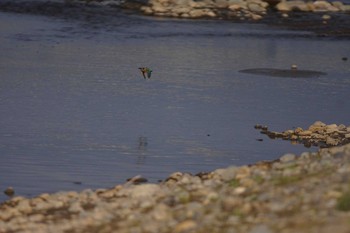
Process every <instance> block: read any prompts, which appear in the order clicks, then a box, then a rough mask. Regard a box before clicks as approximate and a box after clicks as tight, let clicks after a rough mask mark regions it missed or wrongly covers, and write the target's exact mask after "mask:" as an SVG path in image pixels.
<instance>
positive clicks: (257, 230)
mask: <svg viewBox="0 0 350 233" xmlns="http://www.w3.org/2000/svg"><path fill="white" fill-rule="evenodd" d="M272 232H273V231H271V229H270V228H269V227H268V226H266V225H258V226H255V227H254V228H253V229H252V230H251V231H250V233H272Z"/></svg>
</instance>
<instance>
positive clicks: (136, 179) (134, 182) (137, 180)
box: [126, 176, 148, 184]
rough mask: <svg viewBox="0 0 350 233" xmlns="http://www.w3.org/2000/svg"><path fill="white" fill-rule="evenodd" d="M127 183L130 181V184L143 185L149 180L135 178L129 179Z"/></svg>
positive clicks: (140, 177)
mask: <svg viewBox="0 0 350 233" xmlns="http://www.w3.org/2000/svg"><path fill="white" fill-rule="evenodd" d="M126 181H128V182H129V183H133V184H141V183H147V182H148V180H147V179H146V178H144V177H142V176H135V177H133V178H129V179H127V180H126Z"/></svg>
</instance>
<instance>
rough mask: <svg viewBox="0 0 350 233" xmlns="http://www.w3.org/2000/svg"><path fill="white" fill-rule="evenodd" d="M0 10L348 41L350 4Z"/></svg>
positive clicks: (90, 0)
mask: <svg viewBox="0 0 350 233" xmlns="http://www.w3.org/2000/svg"><path fill="white" fill-rule="evenodd" d="M0 10H1V11H4V12H18V13H30V14H42V15H48V16H59V17H64V18H67V17H68V18H78V19H84V18H86V17H99V18H104V17H111V16H112V17H113V15H115V14H117V12H118V11H121V10H122V11H126V12H128V13H130V14H140V15H146V16H155V17H167V18H179V19H219V20H231V21H233V22H248V23H249V22H251V23H264V24H269V25H276V26H286V27H288V28H290V29H296V30H308V31H314V32H316V33H317V34H319V35H320V36H337V37H349V36H350V20H349V17H350V16H349V15H350V13H349V12H350V3H349V2H347V1H332V2H331V1H323V0H318V1H313V2H310V1H302V0H291V1H284V0H283V1H279V0H266V1H264V0H220V1H213V0H203V1H192V0H183V1H173V0H150V1H146V0H129V1H124V0H96V1H94V0H65V1H58V0H51V1H46V0H37V1H28V0H21V1H7V0H3V1H0Z"/></svg>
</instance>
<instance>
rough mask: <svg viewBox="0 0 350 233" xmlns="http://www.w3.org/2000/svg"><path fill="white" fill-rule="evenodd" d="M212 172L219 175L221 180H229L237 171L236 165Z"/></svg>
mask: <svg viewBox="0 0 350 233" xmlns="http://www.w3.org/2000/svg"><path fill="white" fill-rule="evenodd" d="M214 172H215V173H216V174H217V175H219V177H220V178H221V180H223V181H229V180H232V179H233V178H235V175H236V172H237V167H235V166H231V167H228V168H225V169H217V170H215V171H214Z"/></svg>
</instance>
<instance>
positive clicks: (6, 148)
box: [0, 13, 350, 201]
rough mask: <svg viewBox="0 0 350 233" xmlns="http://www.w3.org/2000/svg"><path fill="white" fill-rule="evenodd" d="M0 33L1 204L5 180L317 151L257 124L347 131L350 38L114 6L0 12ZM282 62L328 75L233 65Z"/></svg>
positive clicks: (67, 181) (207, 164) (69, 186)
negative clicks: (99, 15)
mask: <svg viewBox="0 0 350 233" xmlns="http://www.w3.org/2000/svg"><path fill="white" fill-rule="evenodd" d="M0 28H1V30H0V49H1V55H0V129H1V130H0V190H1V194H0V201H2V200H5V199H6V197H5V195H3V194H2V190H4V189H5V188H6V187H8V186H13V187H14V188H15V190H16V192H17V194H19V195H25V196H34V195H37V194H39V193H42V192H55V191H59V190H81V189H85V188H104V187H111V186H114V185H116V184H119V183H123V182H124V181H125V179H127V178H129V177H132V176H135V175H138V174H140V175H142V176H144V177H146V178H148V179H149V180H150V181H151V182H157V180H158V179H164V178H165V177H167V175H169V174H170V173H171V172H174V171H183V172H191V173H197V172H200V171H211V170H214V169H216V168H221V167H226V166H230V165H242V164H248V163H254V162H257V161H260V160H272V159H276V158H278V157H279V156H280V155H282V154H284V153H287V152H292V153H301V152H302V151H305V150H315V149H305V148H303V147H302V146H300V145H299V146H295V145H291V144H290V143H289V142H285V141H273V140H269V139H267V138H266V137H264V136H263V135H260V134H259V132H258V131H255V130H254V128H253V126H254V125H255V124H256V123H260V124H266V125H269V126H270V128H271V129H273V130H277V131H282V130H285V129H289V128H292V127H295V126H301V127H307V126H308V125H310V124H312V123H313V122H314V121H316V120H321V121H324V122H325V123H337V124H341V123H342V124H346V125H350V118H349V116H350V104H349V97H350V92H349V90H350V65H349V61H347V62H344V61H342V59H341V58H342V57H346V56H347V57H350V46H349V41H348V40H331V39H325V38H317V37H315V36H313V34H311V33H309V32H296V31H286V30H283V29H281V28H270V27H269V26H266V25H254V24H249V25H248V24H235V23H231V22H223V21H184V20H162V19H152V18H144V17H138V16H130V15H123V14H121V13H120V14H119V15H116V17H115V18H114V19H113V20H111V22H110V23H108V24H106V22H103V23H99V22H95V21H90V19H87V21H73V20H64V19H56V18H47V17H42V16H30V15H23V14H11V13H0ZM292 64H297V65H298V67H299V68H301V69H310V70H318V71H322V72H326V73H328V75H326V76H322V77H319V78H308V79H303V78H300V79H292V78H276V77H268V76H257V75H252V74H244V73H240V72H238V71H239V70H242V69H250V68H278V69H284V68H289V67H290V66H291V65H292ZM140 66H149V67H151V68H152V69H153V74H152V78H151V79H149V80H144V79H143V78H142V76H141V74H140V72H139V70H138V69H137V68H138V67H140ZM258 138H263V139H264V141H262V142H260V141H257V140H256V139H258ZM77 182H78V183H80V182H81V184H76V183H77Z"/></svg>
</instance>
